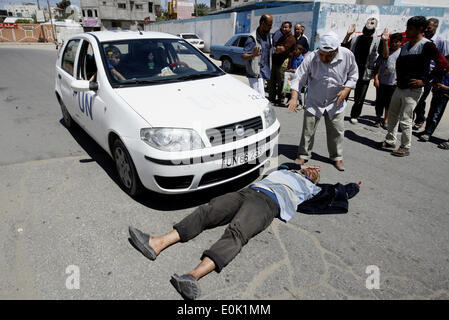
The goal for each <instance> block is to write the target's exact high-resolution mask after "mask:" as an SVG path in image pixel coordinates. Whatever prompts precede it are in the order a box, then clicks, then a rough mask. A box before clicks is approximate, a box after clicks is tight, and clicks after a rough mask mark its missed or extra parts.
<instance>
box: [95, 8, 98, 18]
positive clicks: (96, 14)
mask: <svg viewBox="0 0 449 320" xmlns="http://www.w3.org/2000/svg"><path fill="white" fill-rule="evenodd" d="M95 17H96V18H98V12H97V9H95Z"/></svg>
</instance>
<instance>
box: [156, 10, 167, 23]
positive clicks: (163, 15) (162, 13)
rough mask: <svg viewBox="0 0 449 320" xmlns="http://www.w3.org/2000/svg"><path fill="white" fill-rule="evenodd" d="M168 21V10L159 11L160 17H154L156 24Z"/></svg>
mask: <svg viewBox="0 0 449 320" xmlns="http://www.w3.org/2000/svg"><path fill="white" fill-rule="evenodd" d="M168 20H170V17H169V16H168V10H161V11H160V15H158V16H157V17H156V22H159V21H168Z"/></svg>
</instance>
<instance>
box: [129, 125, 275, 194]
mask: <svg viewBox="0 0 449 320" xmlns="http://www.w3.org/2000/svg"><path fill="white" fill-rule="evenodd" d="M279 131H280V125H279V122H278V121H276V123H275V124H273V125H272V126H271V127H270V128H268V129H265V130H264V131H263V132H262V134H260V133H259V134H257V135H254V136H252V137H249V138H247V139H244V140H240V141H236V142H234V143H228V144H224V145H220V146H217V147H214V148H210V149H211V150H213V152H211V153H210V154H207V155H204V152H203V156H198V154H194V153H192V152H191V156H189V157H182V158H172V159H160V157H158V156H154V155H153V156H152V155H151V154H149V153H148V149H147V150H146V152H145V151H144V152H142V151H140V150H141V149H142V148H139V147H138V146H137V145H136V147H134V146H133V141H127V142H125V144H127V143H128V144H127V148H128V151H129V152H130V154H131V157H132V158H133V161H134V164H135V166H136V170H137V172H138V174H139V177H140V180H141V182H142V184H143V185H144V186H145V187H146V188H147V189H150V190H152V191H156V192H159V193H167V194H178V193H187V192H192V191H196V190H202V189H206V188H210V187H213V186H217V185H220V184H223V183H226V182H229V181H232V180H234V179H238V178H240V177H242V176H244V175H246V174H248V173H250V172H253V171H255V170H257V169H258V168H260V167H262V166H263V165H264V164H265V163H266V162H267V161H268V160H269V159H270V158H271V157H273V156H277V155H274V152H275V146H276V145H277V144H278V136H279ZM130 143H131V144H130ZM137 143H140V144H141V143H143V142H142V141H138V142H137V141H136V144H137ZM256 147H258V148H260V150H261V155H260V156H259V157H258V158H257V159H256V160H254V161H250V162H247V163H244V164H241V165H237V166H234V167H231V168H222V160H223V156H229V155H232V154H233V153H234V154H235V152H240V151H246V150H253V149H254V148H256Z"/></svg>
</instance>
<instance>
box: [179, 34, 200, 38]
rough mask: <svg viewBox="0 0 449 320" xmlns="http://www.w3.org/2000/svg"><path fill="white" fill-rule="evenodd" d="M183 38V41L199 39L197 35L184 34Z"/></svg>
mask: <svg viewBox="0 0 449 320" xmlns="http://www.w3.org/2000/svg"><path fill="white" fill-rule="evenodd" d="M182 38H183V39H199V38H198V36H197V35H196V34H183V35H182Z"/></svg>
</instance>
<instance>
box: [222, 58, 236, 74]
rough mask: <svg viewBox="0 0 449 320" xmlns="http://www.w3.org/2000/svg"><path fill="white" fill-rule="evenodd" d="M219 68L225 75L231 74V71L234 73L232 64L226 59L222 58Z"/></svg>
mask: <svg viewBox="0 0 449 320" xmlns="http://www.w3.org/2000/svg"><path fill="white" fill-rule="evenodd" d="M221 68H222V69H223V70H224V71H225V72H226V73H231V72H232V71H234V64H233V63H232V60H231V59H230V58H228V57H224V58H223V59H222V60H221Z"/></svg>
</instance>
